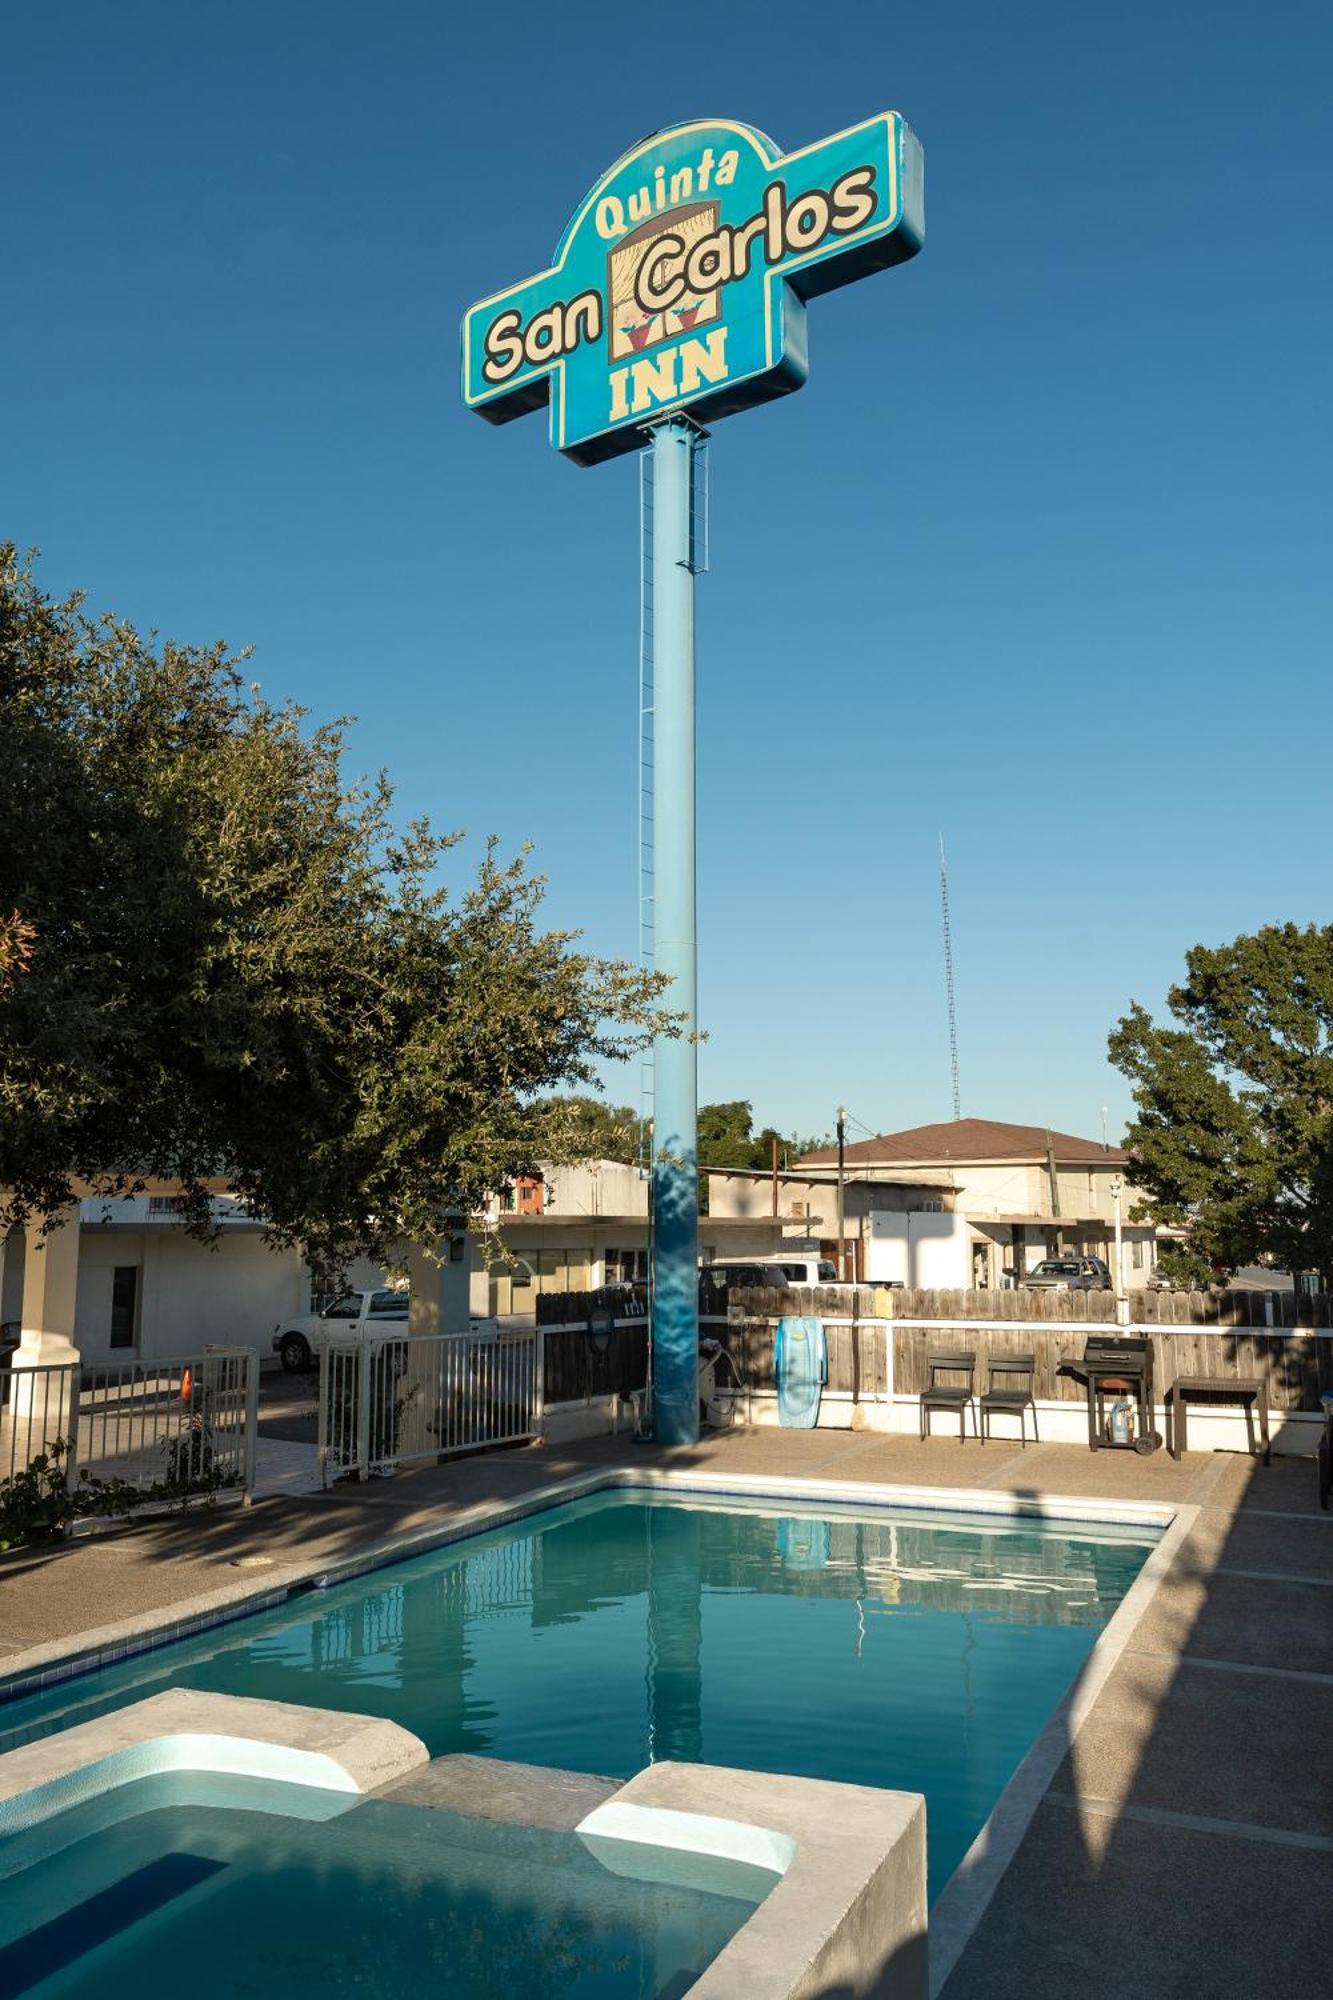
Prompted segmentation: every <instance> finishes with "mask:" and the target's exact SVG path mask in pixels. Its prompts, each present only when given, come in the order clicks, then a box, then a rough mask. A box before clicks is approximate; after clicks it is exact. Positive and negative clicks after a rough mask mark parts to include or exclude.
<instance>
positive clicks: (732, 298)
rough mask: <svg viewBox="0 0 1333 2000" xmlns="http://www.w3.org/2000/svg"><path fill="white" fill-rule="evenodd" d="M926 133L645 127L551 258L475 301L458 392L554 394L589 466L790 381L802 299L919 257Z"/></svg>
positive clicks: (532, 403) (537, 402) (483, 408)
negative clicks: (673, 425)
mask: <svg viewBox="0 0 1333 2000" xmlns="http://www.w3.org/2000/svg"><path fill="white" fill-rule="evenodd" d="M923 183H924V172H923V164H922V153H921V148H920V146H919V144H918V143H917V140H916V138H915V136H914V134H913V132H912V130H911V128H910V126H908V125H907V124H906V123H905V121H904V120H903V119H902V118H900V117H899V116H898V114H897V112H895V111H887V112H883V113H881V114H880V115H879V116H877V117H874V118H869V119H867V120H866V121H865V123H864V124H862V125H856V126H854V127H852V129H851V130H850V131H847V132H839V133H837V134H836V135H835V136H834V137H833V138H831V139H821V140H820V141H819V142H818V144H816V145H813V146H806V147H804V148H802V149H801V150H800V151H798V152H794V153H785V154H784V153H782V152H781V151H780V150H779V149H778V147H777V146H775V145H774V143H773V141H772V140H771V139H767V138H765V136H764V134H763V133H762V132H758V131H756V130H755V129H754V128H753V127H752V126H749V125H739V124H733V123H732V122H730V121H729V120H727V119H703V120H699V121H697V122H695V123H692V124H687V125H674V126H671V127H670V128H669V129H668V130H666V131H663V132H657V133H654V134H653V136H652V137H651V138H649V139H645V140H644V141H643V142H642V143H641V144H640V145H638V146H635V147H634V148H633V149H632V150H631V151H630V152H628V153H626V154H625V155H624V157H623V158H622V159H620V160H618V161H617V162H616V164H615V165H614V166H613V167H612V168H611V169H610V171H609V172H608V173H606V174H604V175H603V177H602V179H601V180H600V181H598V183H597V185H596V186H595V187H594V188H593V189H592V191H591V192H590V193H589V194H588V195H587V196H586V197H585V199H584V200H583V201H582V202H581V203H580V205H579V207H578V208H577V210H576V211H575V213H574V216H573V219H572V220H571V222H570V224H569V226H568V228H567V229H566V230H565V233H564V235H563V236H562V237H561V239H560V242H559V244H558V245H557V247H556V253H555V259H554V262H553V264H552V266H551V269H550V270H549V271H542V272H539V273H538V274H537V275H536V276H535V277H531V278H527V279H525V280H524V281H523V282H522V283H521V284H517V285H511V286H509V287H508V288H507V289H506V290H505V291H502V292H497V293H496V294H495V295H494V297H492V298H488V299H482V300H480V301H479V302H478V303H477V304H476V305H474V306H472V307H471V308H470V309H469V311H468V313H467V314H466V316H465V318H464V322H463V396H464V400H465V401H466V402H467V404H468V405H469V407H470V408H472V409H474V410H476V412H477V413H478V415H479V416H483V417H485V418H487V419H488V420H489V421H490V422H491V423H497V424H501V423H507V422H508V421H509V420H510V418H512V417H519V416H523V415H524V414H525V413H526V412H527V411H528V410H534V409H537V408H539V407H540V406H541V404H543V403H545V402H547V401H549V403H550V406H551V442H552V443H553V444H554V445H555V446H556V447H557V449H558V450H560V451H563V452H564V453H566V454H567V456H568V457H570V458H572V459H574V460H576V461H577V462H578V463H579V464H581V465H592V464H595V463H597V461H598V460H600V459H606V458H612V457H614V456H615V455H616V454H617V453H619V452H625V451H634V450H637V449H638V448H639V447H640V446H641V445H642V443H643V427H644V425H645V424H647V423H651V422H652V421H654V420H655V419H657V418H660V417H663V416H667V415H681V414H685V415H689V416H690V417H693V418H696V419H698V420H699V421H700V422H705V421H713V420H715V419H717V418H718V417H726V416H731V415H732V414H733V412H735V411H737V410H743V409H748V408H750V406H751V405H753V404H755V403H763V402H767V401H769V400H770V399H771V398H772V397H774V396H782V395H786V394H787V393H788V392H789V391H790V390H792V389H799V388H800V386H801V384H802V383H803V382H804V381H805V378H806V373H807V360H806V340H805V302H806V300H807V299H811V298H815V297H817V296H818V294H819V293H821V292H828V291H832V290H833V289H834V287H835V286H838V285H846V284H849V283H850V282H851V281H852V280H853V279H855V278H861V277H865V276H866V275H867V274H868V273H869V272H871V271H877V270H882V269H884V268H885V267H886V266H887V265H890V264H899V263H902V262H903V261H904V260H905V259H907V258H908V257H912V256H915V254H916V252H917V251H918V250H919V249H920V248H921V243H922V239H923V236H924V233H925V215H924V185H923Z"/></svg>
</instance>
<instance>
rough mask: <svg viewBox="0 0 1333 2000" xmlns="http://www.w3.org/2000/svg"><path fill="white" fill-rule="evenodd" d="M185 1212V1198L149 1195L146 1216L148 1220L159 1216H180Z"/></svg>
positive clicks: (181, 1196)
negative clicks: (147, 1215)
mask: <svg viewBox="0 0 1333 2000" xmlns="http://www.w3.org/2000/svg"><path fill="white" fill-rule="evenodd" d="M184 1212H185V1197H184V1195H181V1194H150V1195H149V1197H148V1214H149V1218H150V1220H151V1219H152V1218H153V1217H156V1216H159V1215H182V1214H184Z"/></svg>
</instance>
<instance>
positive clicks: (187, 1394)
mask: <svg viewBox="0 0 1333 2000" xmlns="http://www.w3.org/2000/svg"><path fill="white" fill-rule="evenodd" d="M193 1398H194V1370H193V1369H192V1368H187V1369H186V1371H185V1373H184V1374H183V1375H182V1376H181V1401H182V1403H189V1402H191V1401H193Z"/></svg>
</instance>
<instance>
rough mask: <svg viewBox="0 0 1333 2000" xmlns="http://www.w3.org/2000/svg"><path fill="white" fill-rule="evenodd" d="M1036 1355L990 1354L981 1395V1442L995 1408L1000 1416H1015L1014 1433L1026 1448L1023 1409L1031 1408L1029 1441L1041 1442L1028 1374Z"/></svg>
mask: <svg viewBox="0 0 1333 2000" xmlns="http://www.w3.org/2000/svg"><path fill="white" fill-rule="evenodd" d="M1036 1365H1037V1362H1036V1356H1035V1355H1032V1354H994V1355H992V1356H991V1359H990V1362H989V1371H988V1379H987V1382H986V1393H985V1394H984V1395H983V1396H982V1398H981V1442H982V1443H983V1444H985V1442H986V1440H987V1438H988V1437H989V1436H990V1420H991V1418H992V1417H993V1416H994V1415H995V1413H996V1411H997V1410H998V1411H999V1413H1000V1415H1001V1416H1005V1417H1017V1418H1018V1434H1019V1436H1020V1437H1021V1438H1022V1440H1023V1449H1024V1451H1026V1450H1027V1444H1028V1429H1027V1413H1028V1411H1029V1410H1031V1412H1032V1441H1033V1443H1034V1444H1040V1443H1041V1433H1040V1432H1039V1431H1038V1429H1037V1403H1036V1398H1035V1397H1034V1396H1033V1393H1032V1378H1033V1375H1034V1373H1035V1371H1036Z"/></svg>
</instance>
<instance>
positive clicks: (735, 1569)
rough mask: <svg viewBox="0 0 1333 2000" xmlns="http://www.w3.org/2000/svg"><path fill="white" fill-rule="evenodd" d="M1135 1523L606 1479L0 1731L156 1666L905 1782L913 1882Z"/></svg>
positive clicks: (612, 1767) (487, 1741)
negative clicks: (920, 1828)
mask: <svg viewBox="0 0 1333 2000" xmlns="http://www.w3.org/2000/svg"><path fill="white" fill-rule="evenodd" d="M1155 1540H1156V1535H1155V1534H1154V1533H1153V1531H1152V1530H1149V1529H1143V1528H1137V1529H1132V1530H1130V1529H1117V1528H1115V1527H1101V1526H1097V1527H1095V1528H1094V1527H1082V1526H1069V1525H1066V1526H1059V1525H1055V1524H1049V1523H1041V1522H1033V1521H1029V1520H1024V1519H1016V1518H1012V1517H1005V1516H982V1515H972V1516H963V1515H957V1516H949V1515H942V1514H916V1515H913V1514H911V1513H910V1512H907V1511H902V1512H889V1511H888V1510H883V1511H877V1512H876V1513H875V1514H874V1515H873V1516H867V1515H866V1514H864V1513H862V1514H857V1513H855V1512H852V1511H850V1510H840V1509H836V1508H832V1507H826V1508H821V1509H820V1510H819V1511H817V1512H816V1511H814V1510H799V1511H793V1510H792V1508H791V1507H790V1506H789V1505H786V1506H784V1507H782V1508H781V1509H779V1508H777V1507H765V1506H762V1505H750V1504H746V1505H745V1506H743V1507H742V1506H741V1504H740V1503H739V1502H736V1503H731V1502H727V1503H717V1502H710V1501H705V1500H702V1499H694V1498H691V1500H690V1502H689V1503H688V1504H682V1503H681V1502H680V1501H678V1500H674V1499H673V1500H666V1499H663V1498H661V1497H658V1496H651V1495H646V1494H627V1493H623V1492H621V1493H615V1492H613V1493H606V1494H599V1495H596V1496H594V1497H592V1498H590V1499H587V1500H583V1501H577V1502H574V1503H572V1504H571V1505H568V1506H564V1507H560V1508H556V1509H551V1510H549V1511H547V1512H545V1513H541V1514H536V1515H533V1516H531V1517H529V1518H528V1519H527V1520H525V1521H522V1522H519V1523H517V1524H515V1525H514V1526H512V1527H510V1528H507V1529H504V1530H500V1531H497V1532H495V1533H493V1534H487V1535H484V1536H479V1537H475V1538H473V1539H471V1540H469V1541H467V1542H460V1543H457V1544H455V1545H454V1546H453V1547H451V1548H448V1549H444V1550H438V1551H436V1552H435V1553H433V1554H431V1555H426V1556H419V1557H415V1558H413V1559H412V1560H410V1561H407V1562H402V1563H398V1564H395V1565H393V1566H392V1567H389V1568H385V1569H381V1570H379V1571H377V1572H376V1573H374V1574H373V1575H370V1576H366V1577H362V1578H359V1579H358V1580H356V1581H355V1582H352V1583H346V1584H341V1585H338V1586H336V1587H334V1588H331V1589H329V1590H328V1591H325V1592H312V1593H309V1594H306V1595H303V1596H301V1597H298V1598H295V1599H292V1600H290V1601H289V1602H287V1603H286V1604H284V1605H282V1606H281V1607H279V1608H278V1609H275V1610H272V1611H268V1612H263V1613H260V1614H257V1615H255V1616H252V1617H249V1618H245V1619H241V1620H238V1621H236V1622H235V1623H233V1624H230V1625H226V1626H222V1627H218V1628H216V1629H214V1630H213V1631H211V1632H208V1633H205V1634H203V1635H201V1636H199V1637H196V1638H193V1639H189V1640H184V1641H180V1642H178V1643H176V1644H174V1645H171V1646H167V1647H163V1648H162V1649H161V1650H159V1651H156V1652H153V1653H149V1654H143V1655H140V1656H139V1657H138V1658H136V1659H131V1660H127V1661H125V1662H124V1663H122V1664H118V1665H116V1666H114V1667H110V1668H106V1669H103V1670H101V1671H99V1672H97V1673H93V1674H90V1675H87V1676H81V1677H80V1678H78V1679H77V1680H73V1681H68V1682H66V1683H64V1684H63V1685H60V1686H56V1687H54V1688H51V1689H48V1690H44V1691H43V1692H41V1693H39V1694H36V1695H32V1696H28V1697H26V1698H24V1699H23V1700H20V1701H16V1702H12V1703H9V1704H7V1705H6V1706H5V1707H4V1708H3V1709H2V1710H0V1722H3V1723H4V1724H5V1725H6V1731H5V1733H4V1734H3V1735H0V1749H9V1748H12V1747H13V1746H14V1745H15V1744H16V1743H19V1742H24V1741H27V1740H29V1739H30V1738H32V1737H33V1736H37V1735H43V1734H46V1733H47V1732H49V1731H51V1730H54V1729H60V1728H65V1727H68V1726H69V1725H70V1724H72V1723H75V1722H81V1721H84V1720H86V1719H87V1718H88V1717H90V1716H92V1715H95V1714H100V1713H103V1712H105V1711H106V1710H108V1709H111V1708H119V1707H122V1706H123V1705H124V1704H125V1703H126V1702H128V1701H132V1700H135V1699H139V1698H141V1697H142V1696H145V1695H148V1694H152V1693H156V1692H157V1691H158V1690H159V1689H161V1688H164V1687H193V1688H206V1689H210V1690H213V1691H215V1692H218V1693H222V1694H244V1695H259V1696H263V1697H266V1698H268V1699H271V1700H276V1701H291V1702H304V1703H308V1704H311V1705H313V1706H316V1707H321V1708H339V1709H349V1710H353V1711H357V1712H360V1713H363V1714H373V1715H383V1716H388V1717H390V1718H392V1720H394V1721H395V1722H399V1723H401V1724H402V1725H403V1726H404V1728H406V1729H410V1730H411V1731H412V1732H413V1733H414V1734H415V1735H417V1736H419V1737H421V1738H422V1740H423V1741H424V1742H425V1743H426V1744H427V1745H428V1747H429V1749H430V1751H431V1753H432V1755H435V1756H440V1755H444V1754H446V1753H448V1752H452V1751H469V1752H473V1753H476V1754H481V1755H487V1754H489V1755H493V1756H497V1757H505V1758H513V1759H516V1760H518V1761H520V1762H527V1763H534V1764H545V1765H552V1766H555V1767H558V1768H564V1769H567V1770H572V1771H586V1772H593V1773H597V1774H600V1775H604V1776H607V1777H622V1778H624V1777H629V1776H630V1775H631V1774H632V1773H633V1772H635V1771H637V1770H640V1769H641V1768H642V1767H643V1766H644V1765H645V1764H647V1763H650V1762H655V1761H658V1760H660V1759H664V1758H678V1759H683V1760H686V1761H689V1762H703V1763H712V1764H733V1765H740V1766H743V1767H746V1768H749V1769H754V1770H765V1771H785V1772H790V1773H792V1774H793V1775H795V1776H804V1777H814V1778H831V1779H840V1780H843V1781H845V1782H851V1783H854V1784H866V1785H884V1786H889V1787H894V1788H898V1789H902V1790H906V1791H919V1792H924V1794H925V1796H926V1801H927V1814H928V1829H929V1831H928V1840H929V1868H930V1889H931V1894H932V1896H933V1895H937V1894H938V1893H939V1890H940V1889H941V1888H943V1886H944V1883H945V1882H946V1880H947V1879H948V1877H949V1875H950V1874H951V1873H952V1872H953V1870H954V1868H955V1867H956V1866H957V1864H958V1862H959V1860H960V1859H961V1858H962V1856H963V1854H964V1853H965V1852H966V1851H967V1848H968V1847H969V1845H970V1844H971V1842H972V1840H973V1838H974V1836H975V1835H976V1833H977V1832H978V1830H979V1829H980V1827H981V1826H982V1824H983V1823H984V1821H985V1820H986V1818H987V1816H988V1815H989V1813H990V1810H991V1808H992V1806H993V1805H994V1803H995V1801H996V1799H997V1797H998V1796H999V1793H1000V1792H1001V1790H1002V1789H1003V1787H1004V1785H1005V1784H1006V1782H1007V1781H1008V1779H1009V1777H1010V1775H1011V1774H1012V1772H1013V1770H1014V1768H1015V1766H1016V1765H1017V1764H1018V1763H1019V1761H1020V1760H1021V1758H1022V1757H1023V1755H1024V1753H1025V1752H1026V1751H1027V1749H1028V1748H1029V1746H1030V1745H1031V1743H1032V1742H1033V1740H1034V1738H1035V1737H1036V1736H1037V1734H1038V1733H1039V1731H1040V1730H1041V1728H1042V1726H1043V1724H1044V1723H1045V1722H1046V1720H1047V1718H1048V1717H1049V1716H1050V1714H1051V1712H1052V1710H1053V1709H1054V1708H1055V1706H1056V1704H1057V1702H1058V1701H1059V1699H1060V1697H1061V1696H1062V1694H1063V1693H1064V1692H1065V1690H1066V1689H1067V1688H1068V1687H1069V1685H1070V1683H1071V1682H1072V1681H1073V1680H1074V1679H1075V1677H1076V1676H1077V1674H1078V1672H1079V1669H1080V1668H1081V1666H1082V1665H1083V1663H1084V1661H1085V1660H1086V1659H1087V1656H1088V1654H1089V1652H1090V1651H1091V1649H1092V1646H1093V1645H1094V1643H1095V1641H1096V1639H1097V1635H1098V1633H1099V1631H1100V1630H1101V1628H1102V1626H1103V1625H1104V1624H1105V1623H1106V1621H1107V1620H1108V1618H1109V1617H1110V1616H1111V1615H1112V1613H1113V1612H1114V1610H1115V1608H1116V1606H1117V1604H1118V1603H1119V1602H1120V1600H1121V1598H1122V1597H1123V1596H1124V1594H1125V1592H1126V1591H1127V1590H1128V1588H1129V1586H1130V1584H1131V1583H1132V1582H1133V1580H1134V1578H1135V1576H1136V1575H1137V1574H1138V1571H1139V1569H1140V1568H1141V1566H1142V1564H1143V1562H1144V1561H1145V1559H1146V1557H1147V1555H1148V1553H1149V1551H1150V1549H1151V1548H1152V1546H1153V1544H1154V1542H1155Z"/></svg>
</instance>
